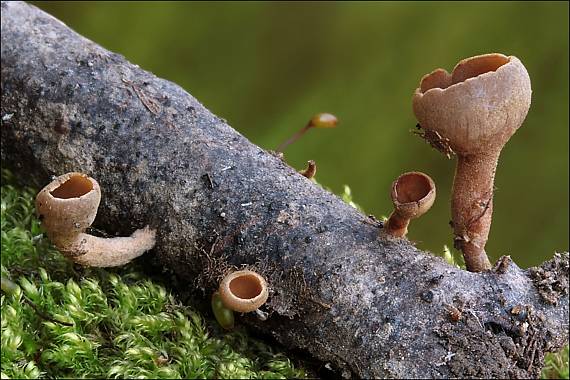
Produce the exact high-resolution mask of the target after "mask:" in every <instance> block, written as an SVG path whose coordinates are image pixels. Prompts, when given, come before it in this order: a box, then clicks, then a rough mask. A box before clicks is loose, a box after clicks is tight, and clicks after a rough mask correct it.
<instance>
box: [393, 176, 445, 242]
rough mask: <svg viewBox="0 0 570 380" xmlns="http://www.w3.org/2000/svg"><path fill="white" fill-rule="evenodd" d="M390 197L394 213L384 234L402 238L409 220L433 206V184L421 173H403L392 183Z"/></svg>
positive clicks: (406, 230)
mask: <svg viewBox="0 0 570 380" xmlns="http://www.w3.org/2000/svg"><path fill="white" fill-rule="evenodd" d="M390 195H391V197H392V203H393V204H394V211H393V212H392V214H390V217H389V218H388V221H387V222H386V223H385V225H384V232H386V233H387V234H389V235H391V236H394V237H404V236H406V234H407V233H408V225H409V224H410V220H411V219H415V218H419V217H420V216H422V215H423V214H425V213H426V212H427V211H428V210H429V209H430V208H431V206H432V205H433V202H434V201H435V195H436V193H435V183H434V182H433V180H432V179H431V178H430V177H429V176H428V175H426V174H424V173H421V172H409V173H404V174H402V175H401V176H399V177H398V178H397V179H396V180H395V181H394V182H393V183H392V191H391V194H390Z"/></svg>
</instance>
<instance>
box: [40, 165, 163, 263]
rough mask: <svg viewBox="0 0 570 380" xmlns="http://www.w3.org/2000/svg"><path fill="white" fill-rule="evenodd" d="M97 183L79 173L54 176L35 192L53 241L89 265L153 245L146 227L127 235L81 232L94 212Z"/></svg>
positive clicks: (127, 258) (129, 255)
mask: <svg viewBox="0 0 570 380" xmlns="http://www.w3.org/2000/svg"><path fill="white" fill-rule="evenodd" d="M100 200H101V190H100V188H99V184H98V183H97V181H95V180H94V179H93V178H90V177H88V176H87V175H85V174H82V173H67V174H64V175H62V176H59V177H57V178H56V179H54V180H53V181H52V182H51V183H49V184H48V185H47V186H46V187H44V188H43V189H42V190H41V191H40V192H39V193H38V195H37V196H36V211H37V214H38V217H39V219H40V221H41V224H42V227H43V229H44V230H45V232H46V235H47V236H48V238H49V239H50V241H51V242H52V244H53V245H55V246H56V247H57V249H58V250H59V251H60V252H61V253H63V254H64V255H65V256H67V257H68V258H70V259H71V260H73V261H74V262H76V263H78V264H81V265H85V266H92V267H115V266H120V265H124V264H126V263H128V262H129V261H131V260H133V259H134V258H136V257H138V256H140V255H142V254H143V253H144V252H146V251H148V250H149V249H151V248H152V247H153V246H154V243H155V231H154V230H151V229H149V228H148V226H147V227H145V228H143V229H140V230H137V231H135V232H134V233H133V234H132V235H131V236H130V237H116V238H110V239H105V238H100V237H96V236H92V235H89V234H86V233H85V230H86V229H87V228H88V227H89V226H90V225H91V223H93V221H94V220H95V216H96V215H97V208H98V207H99V202H100Z"/></svg>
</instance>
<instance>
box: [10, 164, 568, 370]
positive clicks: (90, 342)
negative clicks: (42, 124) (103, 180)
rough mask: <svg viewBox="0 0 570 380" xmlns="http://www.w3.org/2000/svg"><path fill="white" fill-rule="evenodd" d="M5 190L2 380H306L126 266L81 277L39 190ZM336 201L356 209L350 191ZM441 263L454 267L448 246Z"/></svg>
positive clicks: (564, 366) (561, 364)
mask: <svg viewBox="0 0 570 380" xmlns="http://www.w3.org/2000/svg"><path fill="white" fill-rule="evenodd" d="M2 183H3V185H2V199H1V226H2V266H1V271H2V298H1V309H2V343H1V355H2V360H1V362H2V372H1V375H2V378H3V379H4V378H22V379H27V378H39V377H56V378H60V377H67V378H93V377H120V378H126V377H129V378H132V377H146V378H180V377H182V378H303V377H306V374H305V372H304V371H303V370H302V369H298V368H295V366H294V365H293V364H292V363H291V361H290V360H289V359H288V358H287V357H286V356H285V355H284V354H282V353H278V352H276V351H275V350H274V349H273V348H271V347H270V346H268V345H267V344H264V343H262V342H260V341H257V340H255V339H252V338H250V337H248V336H247V335H246V334H245V333H244V332H243V331H240V330H238V331H235V332H232V333H229V334H225V335H221V334H220V335H216V336H213V334H212V333H210V332H209V331H208V321H206V320H205V319H204V317H203V316H201V315H200V314H198V313H197V312H195V311H194V310H192V309H191V308H189V307H187V306H183V305H181V304H180V303H179V302H178V301H177V300H176V298H175V297H174V296H173V295H172V294H170V293H169V292H167V291H166V290H165V289H164V287H162V286H160V285H158V284H156V283H154V282H153V281H151V280H149V279H146V278H144V277H143V276H142V275H141V274H140V273H139V272H137V271H136V268H134V267H133V266H132V265H129V266H126V267H123V268H120V269H110V270H104V269H82V270H81V272H80V273H78V272H77V271H76V270H75V268H74V266H73V264H72V263H70V262H69V261H68V260H66V259H65V258H64V257H63V256H62V255H61V254H60V253H59V252H58V251H57V250H55V249H54V248H53V247H51V245H50V244H49V242H48V241H46V239H45V238H44V237H43V236H42V233H41V229H40V227H39V222H38V220H37V219H36V218H35V216H34V203H33V199H34V196H35V193H36V192H35V191H34V190H33V189H30V188H21V187H16V186H14V185H13V183H14V181H13V178H12V176H11V175H10V173H9V172H6V171H4V170H3V171H2ZM341 197H342V198H343V200H345V201H346V202H347V203H349V204H353V206H354V207H357V208H358V206H357V205H356V204H354V203H353V201H352V194H351V192H350V189H348V187H347V188H345V190H344V192H343V194H342V195H341ZM443 256H444V258H445V259H446V260H447V261H448V262H450V264H452V265H458V263H457V262H456V261H455V259H454V258H453V255H452V254H451V252H450V251H449V249H447V247H445V248H444V253H443ZM209 322H210V323H215V322H213V321H209ZM215 331H217V330H215ZM542 378H566V379H567V378H568V347H566V348H565V349H564V350H563V351H562V352H560V353H555V354H550V355H548V356H547V358H546V365H545V368H544V371H543V373H542Z"/></svg>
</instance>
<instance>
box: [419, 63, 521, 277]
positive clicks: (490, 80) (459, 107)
mask: <svg viewBox="0 0 570 380" xmlns="http://www.w3.org/2000/svg"><path fill="white" fill-rule="evenodd" d="M531 92H532V91H531V84H530V78H529V75H528V73H527V71H526V68H525V67H524V66H523V64H522V63H521V61H520V60H519V59H518V58H516V57H514V56H505V55H503V54H496V53H495V54H485V55H479V56H475V57H471V58H467V59H464V60H462V61H460V62H459V63H458V64H457V65H456V66H455V68H454V69H453V72H452V73H451V74H449V73H448V72H447V71H445V70H443V69H437V70H435V71H433V72H432V73H430V74H428V75H426V76H424V77H423V78H422V80H421V83H420V87H419V88H417V89H416V91H415V93H414V96H413V109H414V114H415V115H416V118H417V120H418V121H419V125H420V126H421V128H422V129H424V130H425V133H424V135H423V136H424V138H426V139H427V140H428V142H430V143H431V144H432V145H433V146H434V147H436V148H437V149H439V150H440V151H442V152H443V153H445V154H446V155H448V156H449V155H450V154H451V153H455V154H456V155H457V166H456V171H455V178H454V181H453V190H452V193H453V194H452V203H451V214H452V225H453V230H454V235H455V246H456V247H457V248H458V249H461V250H462V252H463V257H464V259H465V264H466V267H467V269H468V270H469V271H472V272H479V271H482V270H486V269H490V268H491V264H490V262H489V259H488V258H487V254H486V252H485V244H486V242H487V239H488V236H489V230H490V227H491V217H492V211H493V183H494V178H495V170H496V167H497V162H498V159H499V155H500V153H501V149H502V148H503V146H504V145H505V144H506V143H507V141H508V140H509V139H510V137H511V136H512V135H513V134H514V133H515V132H516V130H517V129H518V128H519V127H520V126H521V124H522V123H523V121H524V119H525V117H526V115H527V113H528V110H529V107H530V103H531Z"/></svg>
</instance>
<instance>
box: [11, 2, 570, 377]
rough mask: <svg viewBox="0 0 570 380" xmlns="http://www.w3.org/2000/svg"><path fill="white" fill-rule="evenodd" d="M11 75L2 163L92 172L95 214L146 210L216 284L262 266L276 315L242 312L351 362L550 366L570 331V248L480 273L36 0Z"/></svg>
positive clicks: (15, 34) (19, 34)
mask: <svg viewBox="0 0 570 380" xmlns="http://www.w3.org/2000/svg"><path fill="white" fill-rule="evenodd" d="M119 38H120V37H119ZM1 85H2V108H1V117H2V128H1V133H2V165H5V166H8V167H10V168H12V169H13V170H15V171H16V172H17V174H18V175H19V176H26V177H27V178H28V180H29V181H30V182H34V183H35V184H36V185H38V186H41V185H45V184H46V183H47V182H48V181H49V177H50V175H54V174H56V175H59V174H62V173H65V172H69V171H81V172H85V173H87V174H89V175H91V176H92V177H94V178H96V179H97V181H99V183H100V185H101V189H102V192H103V198H102V202H101V207H100V210H99V215H98V218H97V221H96V223H98V227H99V228H103V229H105V230H107V231H108V232H113V233H117V234H122V235H125V234H129V233H131V232H133V231H134V230H135V229H137V228H141V227H143V226H145V225H147V224H150V225H151V226H152V227H154V228H156V229H157V230H158V233H157V245H156V247H155V249H153V250H152V251H151V252H149V253H147V254H146V255H151V256H153V260H155V261H156V263H157V265H160V266H162V267H163V268H164V270H167V271H170V272H171V273H172V274H173V276H172V277H173V278H176V280H177V281H178V282H179V283H186V284H187V285H186V286H187V287H196V288H198V289H202V291H203V292H204V295H205V296H209V294H211V292H212V290H213V289H214V288H215V287H217V283H218V281H219V279H220V276H221V275H222V274H223V273H224V271H226V270H227V269H228V268H231V267H234V266H235V267H242V266H247V267H250V268H255V269H257V270H258V271H259V272H260V273H261V274H263V275H264V276H265V278H266V279H267V280H268V283H269V285H270V288H271V293H270V298H269V301H268V303H267V304H266V306H265V310H266V311H268V312H269V313H270V316H269V319H268V320H266V321H261V320H258V319H256V317H255V316H250V315H245V316H243V317H242V318H241V321H242V322H245V323H248V324H249V325H250V326H251V327H252V328H254V329H257V330H258V331H261V332H265V333H268V334H270V335H272V336H274V337H275V338H276V339H277V340H279V341H281V342H283V343H284V344H286V345H287V346H289V347H296V348H300V349H303V350H306V351H308V352H310V353H311V354H312V355H314V356H315V357H317V358H319V359H321V360H323V361H329V362H332V363H333V364H334V365H335V366H337V368H340V369H342V370H343V371H344V374H345V375H347V376H348V375H351V374H352V375H356V376H358V377H366V378H370V377H400V378H401V377H408V378H409V377H412V378H418V377H421V378H431V377H434V378H449V377H487V378H488V377H498V378H504V377H536V376H538V374H539V370H540V367H541V365H542V363H543V356H544V353H545V352H547V351H551V350H555V349H558V348H560V347H561V346H562V345H563V344H565V343H566V341H567V339H568V254H557V255H555V257H554V259H552V260H550V261H548V262H546V263H544V264H543V265H542V266H541V267H538V268H531V269H529V270H522V269H520V268H519V267H518V266H517V265H515V264H514V263H513V262H511V261H510V259H508V258H503V259H501V260H500V261H499V263H498V264H497V265H496V266H495V268H494V269H493V270H490V271H487V272H484V273H480V274H476V273H469V272H466V271H462V270H459V269H457V268H455V267H452V266H450V265H448V264H446V263H445V262H444V261H443V260H442V259H441V258H438V257H435V256H433V255H432V254H430V253H425V252H421V251H419V250H417V249H416V248H414V246H413V245H412V244H411V243H410V242H408V241H407V240H393V241H390V240H386V238H383V237H379V230H380V228H381V227H380V225H379V224H378V223H377V222H375V221H374V220H373V219H371V218H369V217H367V216H365V215H362V214H361V213H359V212H358V211H357V210H355V209H353V208H352V207H350V206H349V205H347V204H345V203H344V202H342V200H340V199H339V198H338V197H336V196H335V195H333V194H330V193H329V192H327V191H325V190H323V189H321V188H320V187H318V186H316V185H314V184H313V183H312V182H311V181H309V180H307V179H306V178H304V177H303V176H302V175H300V174H298V173H297V172H296V171H295V170H294V169H293V168H291V167H289V166H288V165H287V164H286V163H285V162H283V161H282V160H280V159H279V158H277V157H275V156H274V155H271V154H269V153H268V152H266V151H264V150H263V149H261V148H259V147H257V146H255V145H253V144H252V143H250V142H249V141H248V140H247V139H246V138H244V137H243V136H241V135H240V134H239V133H237V132H236V131H234V130H233V129H231V128H230V127H229V126H228V125H227V124H226V122H225V121H224V120H222V119H220V118H218V117H216V116H215V115H213V114H212V113H210V112H209V111H208V110H207V109H206V108H204V107H203V106H202V105H201V104H200V103H199V102H198V101H197V100H196V99H194V98H193V97H192V96H191V95H189V94H188V93H187V92H185V91H184V90H183V89H182V88H180V87H179V86H177V85H175V84H173V83H171V82H168V81H166V80H163V79H159V78H157V77H155V76H154V75H152V74H151V73H149V72H146V71H144V70H142V69H140V68H139V67H138V66H136V65H133V64H131V63H129V62H127V61H126V60H125V59H124V58H123V57H122V56H120V55H117V54H114V53H111V52H109V51H107V50H105V49H103V48H101V47H100V46H98V45H96V44H95V43H93V42H91V41H89V40H87V39H85V38H83V37H81V36H79V35H78V34H76V33H75V32H73V31H71V30H70V29H69V28H67V27H66V26H65V25H64V24H62V23H61V22H60V21H58V20H56V19H54V18H53V17H51V16H49V15H47V14H45V13H43V12H42V11H40V10H38V9H37V8H35V7H33V6H30V5H27V4H25V3H21V2H10V3H4V2H3V3H2V81H1ZM236 96H239V94H236ZM442 228H446V226H442Z"/></svg>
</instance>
